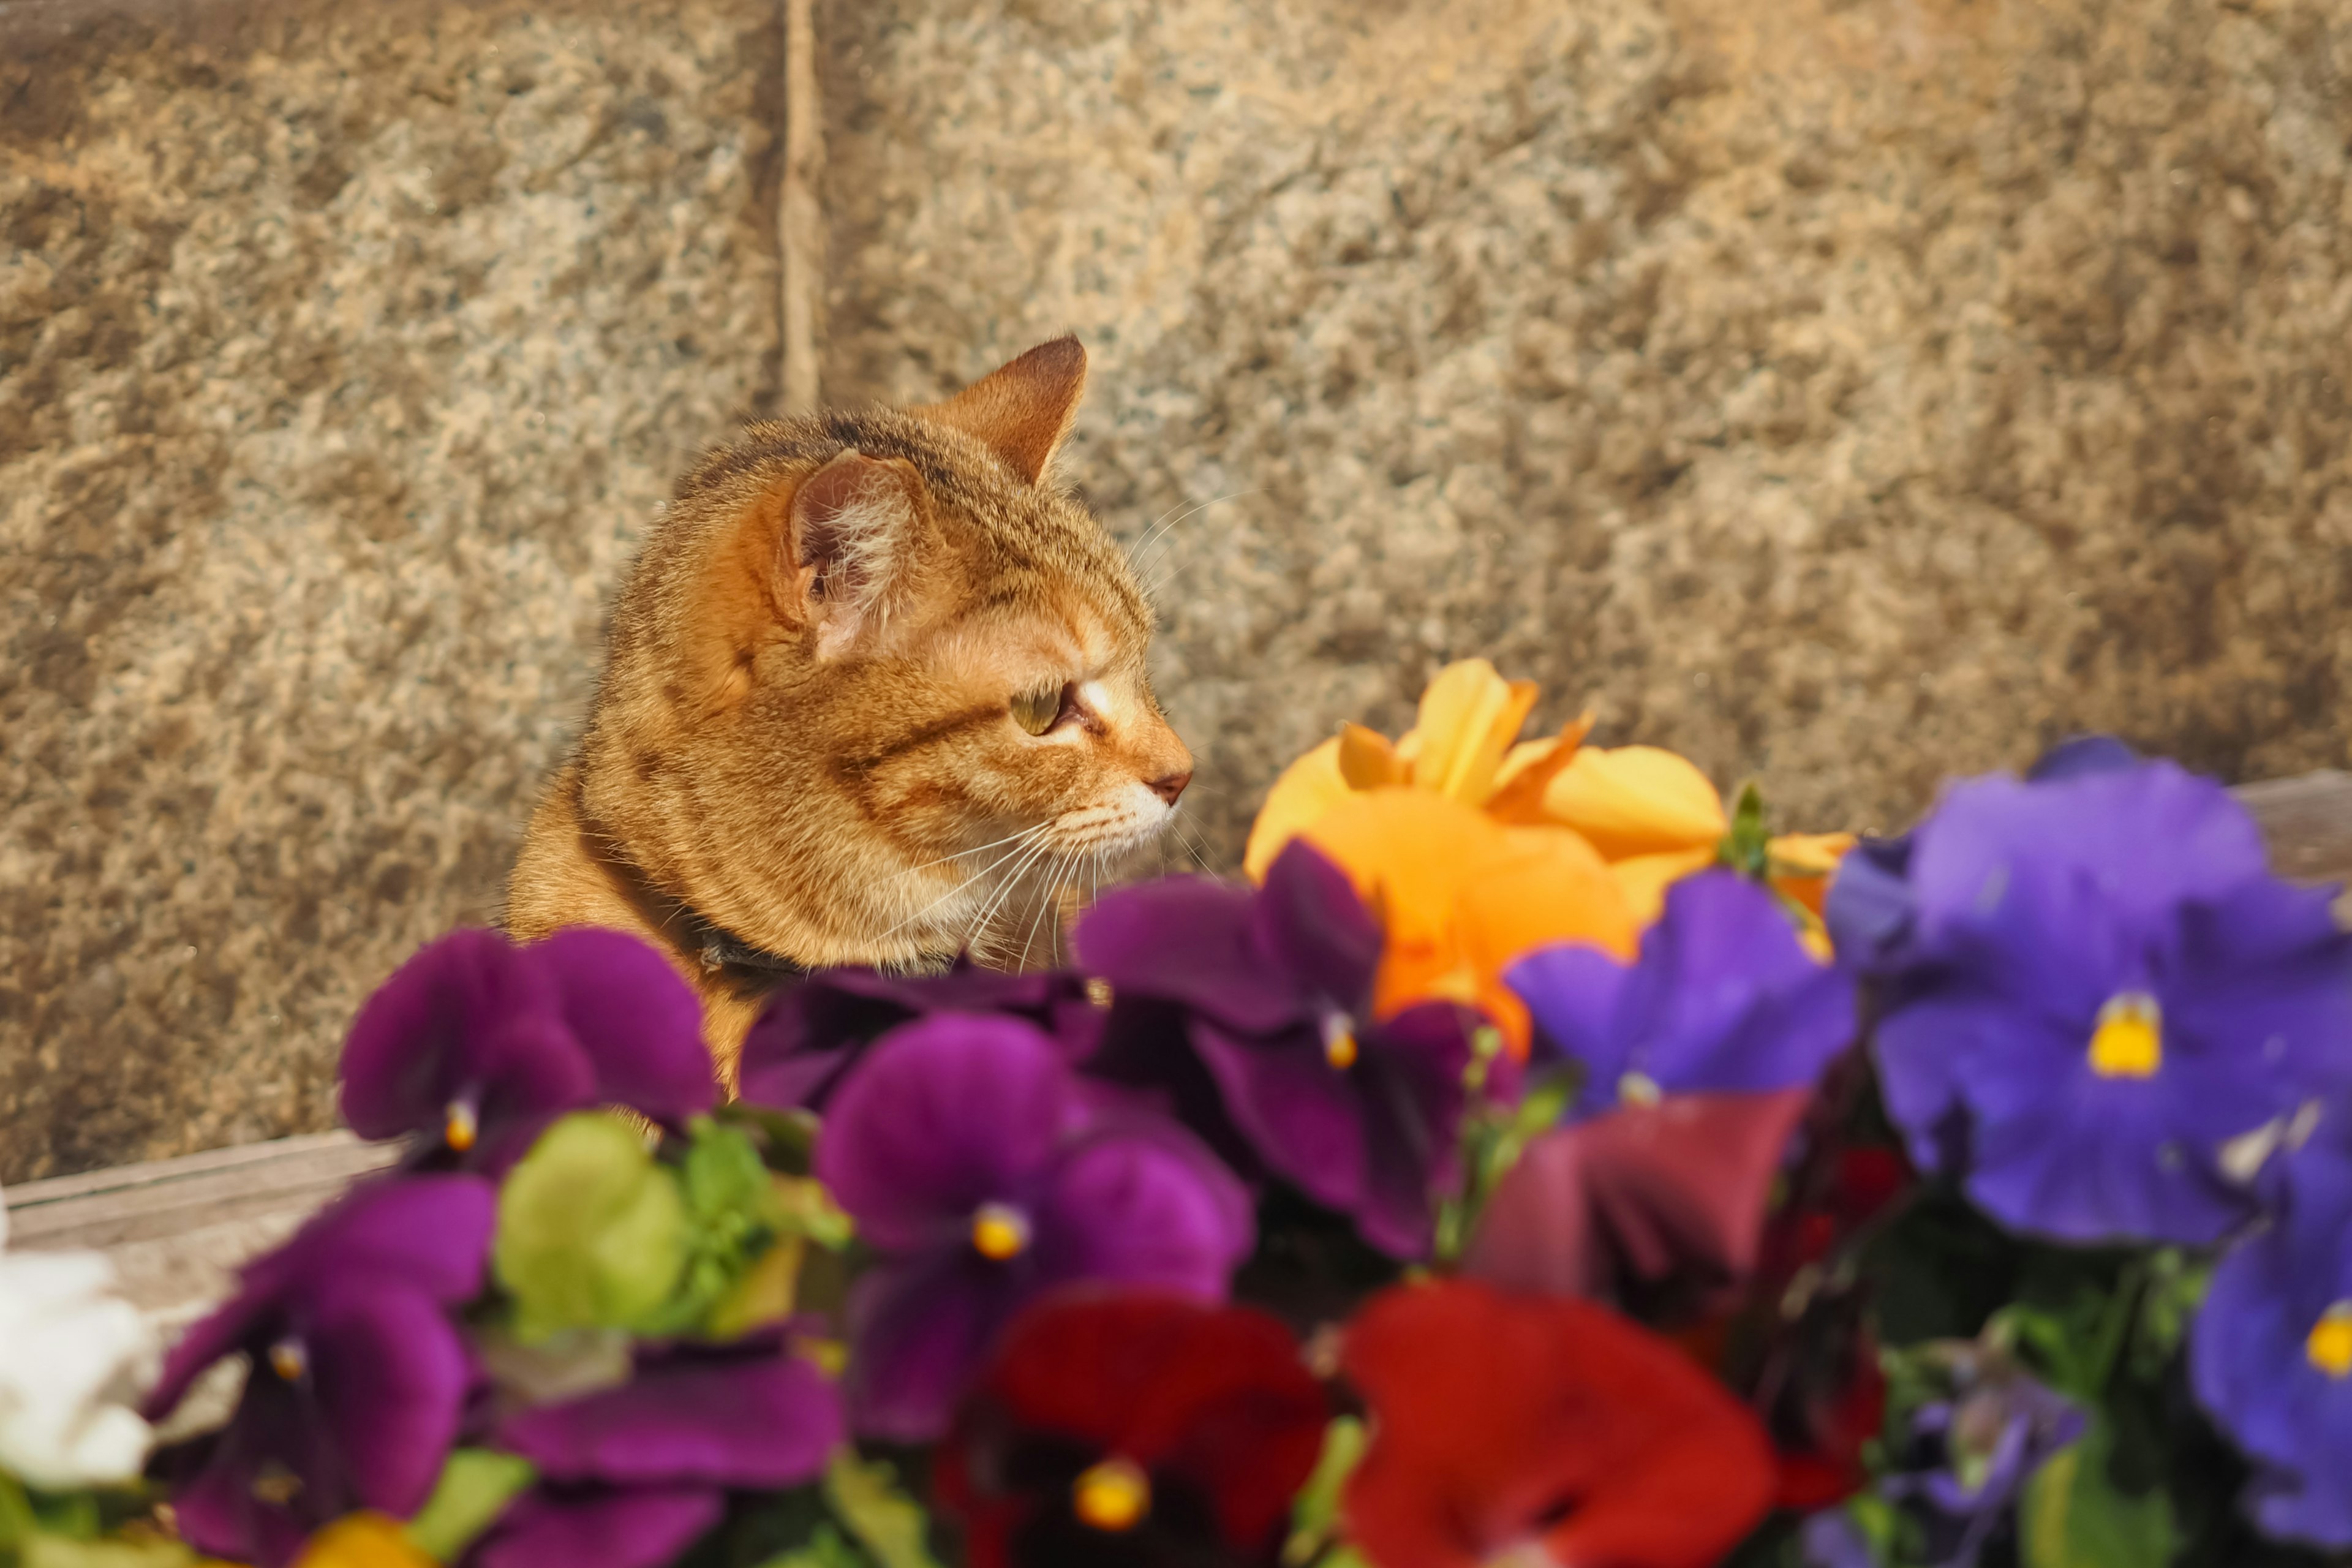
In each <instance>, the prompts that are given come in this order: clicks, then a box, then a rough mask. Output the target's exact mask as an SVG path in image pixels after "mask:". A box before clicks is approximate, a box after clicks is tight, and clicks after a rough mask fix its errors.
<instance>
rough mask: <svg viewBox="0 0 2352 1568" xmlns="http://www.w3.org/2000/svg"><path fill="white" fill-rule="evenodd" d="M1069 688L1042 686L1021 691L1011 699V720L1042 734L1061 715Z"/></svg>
mask: <svg viewBox="0 0 2352 1568" xmlns="http://www.w3.org/2000/svg"><path fill="white" fill-rule="evenodd" d="M1069 690H1070V689H1069V688H1068V687H1066V686H1044V687H1040V688H1038V689H1036V690H1034V691H1024V692H1022V693H1021V694H1020V695H1019V696H1017V697H1015V698H1013V704H1012V706H1013V722H1014V723H1015V724H1018V725H1020V726H1021V727H1022V728H1023V729H1024V730H1026V731H1029V732H1030V733H1031V734H1033V735H1042V734H1044V733H1045V731H1048V730H1050V729H1052V728H1053V727H1054V721H1055V720H1057V719H1059V718H1060V717H1061V716H1062V709H1063V707H1064V706H1065V703H1066V700H1067V698H1068V696H1069Z"/></svg>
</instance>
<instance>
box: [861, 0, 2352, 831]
mask: <svg viewBox="0 0 2352 1568" xmlns="http://www.w3.org/2000/svg"><path fill="white" fill-rule="evenodd" d="M827 4H828V5H829V7H830V8H829V11H828V13H827V15H826V24H827V25H826V27H825V29H824V31H825V34H826V37H827V38H828V39H829V42H830V47H831V50H832V53H831V56H830V59H829V70H828V72H827V90H828V93H829V94H830V99H831V101H830V104H829V108H830V111H831V121H832V142H831V143H830V147H831V151H830V153H829V156H830V158H831V166H830V179H829V183H828V184H827V186H826V190H825V205H826V210H827V214H828V217H829V219H830V221H831V223H832V226H833V241H834V247H835V252H834V265H833V271H834V279H833V288H832V289H831V291H830V299H829V301H828V303H829V305H830V321H829V324H828V331H827V339H826V341H827V358H826V363H825V374H826V384H827V389H828V391H829V393H831V394H833V395H845V396H851V397H860V396H880V397H892V398H898V397H913V396H928V395H933V394H934V393H936V392H938V391H939V390H940V389H942V388H945V387H947V386H950V385H952V384H955V383H956V382H958V381H960V380H961V379H962V378H964V377H967V376H969V375H971V374H975V373H977V372H979V371H981V370H983V369H985V368H986V367H987V366H988V365H990V364H991V363H993V362H994V361H996V360H997V359H998V358H1000V357H1001V356H1002V355H1003V354H1004V353H1007V352H1009V351H1011V350H1013V349H1015V348H1017V347H1019V346H1020V345H1022V344H1024V343H1025V342H1030V341H1034V339H1037V338H1039V337H1041V336H1044V335H1045V334H1046V333H1049V332H1053V331H1060V330H1063V329H1065V328H1076V330H1077V331H1079V332H1081V333H1082V334H1083V335H1084V336H1085V338H1086V340H1087V342H1088V344H1089V346H1090V347H1091V348H1092V349H1093V350H1094V352H1095V361H1094V368H1095V379H1094V382H1093V386H1094V391H1093V393H1092V395H1091V401H1090V404H1089V405H1088V407H1087V411H1086V413H1085V414H1084V416H1082V418H1081V420H1080V424H1079V430H1078V437H1077V441H1076V446H1075V447H1074V449H1073V454H1072V455H1073V458H1074V472H1075V473H1076V477H1077V478H1078V479H1080V480H1081V481H1082V482H1083V483H1084V484H1085V486H1086V488H1087V491H1088V492H1089V494H1090V495H1091V496H1092V497H1093V499H1094V500H1095V501H1096V503H1097V506H1099V507H1100V508H1102V509H1103V510H1104V511H1105V513H1106V515H1107V516H1108V517H1109V518H1110V519H1112V520H1113V521H1114V522H1115V523H1116V525H1117V526H1118V527H1120V528H1121V529H1123V530H1128V531H1134V530H1137V529H1139V528H1141V527H1143V526H1145V525H1147V524H1149V523H1150V522H1151V521H1152V520H1154V519H1156V518H1160V517H1161V516H1163V515H1165V516H1171V517H1172V516H1181V517H1182V518H1183V521H1181V522H1176V523H1174V524H1173V526H1172V528H1171V531H1170V532H1169V534H1168V536H1167V538H1168V547H1167V549H1166V551H1165V560H1164V566H1163V568H1162V574H1163V575H1165V576H1166V577H1167V578H1169V580H1170V581H1169V585H1168V587H1167V588H1166V590H1165V592H1164V594H1163V605H1164V608H1163V615H1164V619H1165V633H1164V637H1165V641H1164V645H1163V648H1162V668H1163V674H1162V681H1161V684H1162V689H1163V691H1164V692H1165V694H1166V696H1167V698H1168V700H1169V702H1170V706H1171V709H1172V710H1173V711H1174V713H1175V716H1176V718H1177V720H1178V722H1179V727H1180V729H1182V730H1183V731H1185V732H1186V733H1187V734H1188V735H1190V736H1191V737H1192V738H1193V740H1194V741H1195V743H1196V745H1198V746H1199V747H1200V749H1201V750H1202V752H1203V753H1204V758H1203V763H1204V765H1203V769H1202V775H1201V776H1202V784H1203V786H1204V787H1205V790H1206V791H1207V792H1211V793H1206V794H1204V795H1203V796H1202V798H1201V799H1200V800H1199V801H1198V804H1197V807H1196V811H1197V815H1198V816H1199V817H1200V818H1202V826H1203V827H1204V829H1205V831H1206V837H1207V838H1208V841H1209V843H1210V845H1211V846H1212V847H1213V851H1214V852H1215V853H1216V854H1218V855H1226V854H1230V853H1231V852H1232V851H1233V849H1234V847H1235V845H1236V844H1237V842H1238V836H1239V834H1240V831H1241V829H1242V826H1243V824H1244V819H1245V817H1246V815H1247V813H1248V810H1249V807H1250V805H1251V804H1252V802H1253V800H1254V798H1255V795H1256V794H1257V792H1259V791H1260V790H1262V789H1263V787H1264V784H1265V781H1266V780H1267V779H1268V778H1269V777H1270V776H1271V774H1272V772H1273V770H1274V769H1275V768H1276V766H1278V765H1279V763H1281V762H1282V761H1283V760H1284V759H1285V758H1286V757H1288V756H1290V755H1292V754H1294V753H1296V752H1298V751H1300V750H1302V749H1304V748H1305V747H1306V746H1307V745H1308V744H1310V743H1312V742H1314V741H1316V740H1318V739H1319V738H1320V737H1322V736H1323V735H1326V734H1328V732H1329V731H1330V728H1331V726H1332V724H1333V723H1334V722H1335V721H1338V720H1339V719H1340V718H1342V717H1346V716H1351V715H1362V716H1369V717H1370V718H1371V719H1373V720H1375V721H1378V722H1380V723H1381V724H1383V725H1384V726H1385V727H1387V728H1389V729H1390V730H1391V731H1395V730H1398V729H1401V728H1402V726H1403V725H1404V724H1405V723H1407V722H1408V721H1409V717H1410V712H1411V706H1410V705H1411V702H1412V698H1413V697H1414V695H1415V694H1416V693H1417V692H1418V690H1419V689H1420V686H1421V683H1422V681H1423V678H1424V677H1425V675H1426V674H1427V673H1428V672H1429V671H1430V670H1431V669H1432V668H1434V667H1435V666H1436V665H1437V664H1439V663H1440V662H1441V661H1443V660H1444V659H1447V658H1458V657H1462V656H1464V655H1467V654H1474V653H1484V654H1488V655H1490V656H1491V657H1493V658H1495V659H1496V661H1497V662H1498V663H1499V664H1500V665H1501V666H1502V667H1503V668H1505V669H1506V670H1507V671H1508V672H1510V673H1513V674H1515V675H1527V676H1532V677H1536V678H1538V679H1541V680H1542V681H1543V682H1544V685H1545V688H1546V690H1547V693H1548V697H1549V702H1548V706H1547V708H1546V709H1545V710H1539V716H1542V717H1549V718H1550V719H1554V720H1556V719H1559V718H1561V717H1564V716H1566V715H1567V714H1569V713H1571V712H1573V711H1575V710H1577V709H1579V708H1580V707H1582V706H1583V705H1585V704H1587V703H1590V704H1591V705H1593V706H1594V707H1595V708H1596V709H1597V710H1598V711H1599V713H1600V715H1601V729H1600V731H1599V737H1600V738H1601V739H1603V740H1609V741H1620V740H1625V739H1630V738H1640V739H1643V740H1648V741H1654V742H1662V743H1664V744H1667V745H1672V746H1675V747H1677V748H1679V749H1682V750H1684V751H1685V752H1688V753H1689V754H1690V755H1692V756H1693V757H1695V758H1696V759H1697V760H1698V761H1699V762H1700V763H1702V764H1703V765H1705V766H1706V768H1708V769H1709V770H1710V771H1711V772H1713V773H1715V774H1716V775H1717V778H1718V780H1719V781H1722V782H1729V781H1730V780H1732V779H1733V778H1734V777H1735V776H1737V775H1739V774H1742V773H1749V772H1753V773H1756V774H1759V775H1760V777H1761V779H1762V781H1763V783H1764V784H1765V785H1766V788H1767V792H1768V795H1769V797H1770V798H1771V799H1772V800H1773V801H1775V802H1777V803H1779V804H1780V805H1781V806H1783V807H1784V808H1785V812H1784V815H1785V816H1787V817H1788V818H1789V819H1790V820H1792V821H1793V822H1796V823H1799V824H1802V825H1806V826H1831V825H1833V824H1841V823H1851V824H1857V825H1866V824H1876V825H1885V824H1891V823H1896V822H1900V821H1902V820H1904V819H1905V818H1906V817H1907V816H1909V815H1910V814H1911V813H1913V812H1915V811H1916V809H1917V808H1918V807H1920V806H1921V805H1924V804H1925V803H1926V801H1927V799H1928V798H1929V797H1930V795H1932V792H1933V790H1934V787H1935V785H1936V783H1937V780H1938V779H1939V778H1940V777H1942V776H1943V775H1945V774H1946V773H1949V772H1952V771H1954V770H1976V769H1981V768H1984V767H1988V766H1991V765H1995V764H2000V763H2019V762H2022V761H2024V760H2027V759H2028V758H2030V757H2031V756H2032V753H2033V752H2035V750H2036V749H2037V748H2038V747H2039V746H2040V745H2041V744H2042V743H2043V742H2046V741H2048V740H2051V739H2053V738H2055V737H2057V736H2059V735H2061V734H2063V733H2064V732H2067V731H2074V730H2077V729H2083V728H2106V729H2113V730H2117V731H2122V732H2123V733H2125V734H2126V735H2128V736H2130V737H2132V738H2134V739H2135V740H2137V741H2140V742H2145V743H2147V744H2148V745H2150V746H2153V747H2158V748H2162V749H2165V750H2168V751H2170V752H2175V753H2177V754H2179V755H2180V756H2183V757H2185V758H2186V759H2188V760H2189V761H2190V762H2192V763H2196V764H2198V765H2200V766H2202V767H2206V768H2210V769H2213V770H2216V771H2218V772H2220V773H2222V774H2224V775H2226V776H2229V777H2231V778H2245V777H2258V776H2263V775H2268V774H2275V773H2287V772H2293V771H2297V770H2300V769H2304V768H2308V767H2313V766H2318V765H2341V764H2342V763H2344V762H2345V760H2346V757H2347V751H2346V741H2347V734H2352V715H2347V710H2346V699H2347V680H2352V484H2347V481H2352V459H2347V448H2352V400H2348V399H2347V386H2352V226H2347V218H2348V217H2352V209H2347V201H2352V190H2347V179H2346V176H2347V152H2346V149H2347V143H2352V82H2347V71H2352V9H2347V7H2346V6H2344V5H2341V4H2340V3H2337V0H2231V3H2230V4H2226V5H2224V4H2216V3H2214V0H1782V3H1777V4H1772V5H1758V4H1756V3H1755V0H1548V3H1537V0H1192V3H1189V4H1181V5H1135V4H1131V3H1129V0H827Z"/></svg>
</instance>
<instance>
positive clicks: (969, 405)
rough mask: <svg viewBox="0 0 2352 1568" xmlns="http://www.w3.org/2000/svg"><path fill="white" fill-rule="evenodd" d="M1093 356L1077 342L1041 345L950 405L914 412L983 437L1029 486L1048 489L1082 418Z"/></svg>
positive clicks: (1071, 339) (975, 384)
mask: <svg viewBox="0 0 2352 1568" xmlns="http://www.w3.org/2000/svg"><path fill="white" fill-rule="evenodd" d="M1086 389H1087V351H1086V349H1085V348H1084V347H1082V346H1081V345H1080V344H1079V342H1078V340H1077V339H1076V338H1075V337H1070V336H1063V337H1058V338H1055V340H1054V341H1053V342H1045V343H1039V344H1038V345H1037V346H1036V347H1035V348H1034V349H1031V350H1030V351H1029V352H1028V353H1025V354H1023V355H1022V356H1021V357H1020V358H1019V359H1016V360H1014V361H1013V363H1010V364H1006V365H1002V366H999V367H998V368H997V369H995V370H993V371H991V372H990V373H989V374H986V375H984V376H982V377H981V378H980V379H979V380H978V381H975V382H973V383H972V384H971V385H970V386H967V387H965V388H964V389H963V390H962V391H961V392H959V393H957V394H956V395H954V396H953V397H950V398H949V399H948V400H947V401H946V402H945V403H934V404H931V405H929V406H927V407H923V408H917V409H914V410H912V411H911V412H913V413H915V414H917V415H919V416H922V417H923V418H926V419H929V420H931V421H932V422H933V423H935V424H940V425H945V426H950V427H951V428H953V429H957V430H961V431H962V432H963V433H964V434H965V435H967V436H973V437H978V438H979V439H981V440H982V441H984V442H986V443H987V444H988V446H989V448H990V449H991V450H992V451H993V452H995V454H996V455H997V456H998V457H1000V458H1003V459H1004V460H1005V462H1006V463H1008V464H1010V465H1011V466H1012V468H1013V472H1015V473H1017V474H1019V475H1020V476H1021V478H1022V479H1024V481H1025V482H1027V483H1029V484H1033V485H1034V484H1039V483H1042V482H1043V481H1044V479H1045V470H1046V469H1047V468H1050V467H1052V466H1053V461H1054V454H1055V452H1056V451H1057V450H1059V449H1060V447H1061V445H1062V439H1063V437H1066V436H1067V435H1068V434H1069V433H1070V424H1071V422H1072V421H1073V420H1075V419H1076V417H1077V416H1078V399H1079V398H1080V397H1081V396H1082V395H1084V394H1085V392H1086Z"/></svg>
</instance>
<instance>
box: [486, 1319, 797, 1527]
mask: <svg viewBox="0 0 2352 1568" xmlns="http://www.w3.org/2000/svg"><path fill="white" fill-rule="evenodd" d="M498 1437H499V1446H500V1447H502V1448H504V1449H506V1450H507V1451H509V1452H510V1453H513V1454H517V1455H520V1456H521V1457H522V1458H525V1459H527V1460H529V1461H530V1464H531V1465H532V1467H533V1468H536V1470H537V1471H538V1473H539V1477H540V1480H539V1484H538V1485H537V1486H536V1487H534V1488H533V1489H530V1491H527V1492H524V1493H523V1494H522V1495H521V1496H520V1497H519V1498H517V1499H515V1500H514V1501H513V1502H512V1503H511V1504H510V1505H509V1507H508V1509H507V1510H506V1511H505V1513H504V1514H503V1515H502V1516H501V1517H500V1518H499V1521H498V1523H497V1524H495V1525H494V1526H492V1528H491V1530H490V1531H489V1533H488V1535H487V1536H485V1537H484V1538H483V1541H482V1542H481V1544H480V1546H479V1547H478V1548H477V1549H476V1551H475V1552H474V1554H473V1557H472V1561H474V1562H475V1563H478V1564H479V1568H661V1565H662V1564H664V1563H672V1562H675V1561H677V1558H678V1556H679V1554H680V1553H682V1552H685V1551H686V1549H687V1548H688V1546H690V1545H692V1544H693V1543H694V1542H695V1541H696V1539H697V1538H698V1537H699V1536H701V1535H702V1534H703V1533H704V1532H705V1531H709V1529H710V1527H711V1526H712V1525H714V1524H716V1523H718V1522H719V1516H720V1515H721V1514H722V1513H723V1512H724V1511H725V1507H726V1493H727V1492H728V1491H729V1490H730V1489H735V1490H779V1489H783V1488H786V1487H792V1486H797V1485H799V1484H800V1483H802V1482H803V1481H806V1480H809V1479H813V1478H814V1477H815V1476H816V1475H818V1474H819V1473H820V1472H822V1471H823V1470H824V1465H825V1459H826V1457H827V1456H828V1455H830V1454H831V1453H832V1452H833V1450H834V1448H835V1446H836V1445H838V1444H839V1443H840V1442H841V1440H842V1437H843V1426H842V1418H841V1401H840V1397H839V1395H838V1394H836V1393H835V1390H834V1386H833V1384H830V1383H828V1382H827V1381H825V1379H824V1374H822V1373H819V1372H818V1371H817V1369H816V1368H815V1366H814V1365H813V1364H811V1363H809V1362H807V1361H806V1360H803V1358H801V1357H799V1356H797V1355H794V1354H793V1353H792V1352H791V1350H790V1349H789V1348H788V1346H787V1345H786V1343H785V1341H784V1338H783V1335H782V1333H781V1332H773V1331H772V1332H769V1333H766V1334H762V1335H760V1336H757V1337H755V1338H752V1339H750V1340H746V1341H743V1342H738V1343H736V1344H731V1345H722V1346H692V1345H680V1346H676V1347H672V1348H669V1349H667V1350H660V1349H654V1350H646V1351H643V1352H640V1353H639V1355H638V1357H637V1362H636V1367H635V1374H634V1375H633V1376H632V1377H631V1378H630V1380H629V1381H628V1382H627V1383H626V1384H623V1385H622V1386H620V1387H618V1388H612V1389H604V1390H602V1391H599V1392H597V1393H594V1394H588V1395H586V1396H584V1397H583V1398H579V1399H574V1400H572V1401H569V1402H568V1403H565V1404H561V1405H541V1406H540V1407H538V1408H536V1409H530V1410H525V1411H523V1412H521V1413H520V1414H519V1415H511V1416H509V1417H508V1418H507V1419H506V1420H505V1421H504V1422H503V1423H501V1424H500V1425H499V1433H498Z"/></svg>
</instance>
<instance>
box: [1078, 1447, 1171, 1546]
mask: <svg viewBox="0 0 2352 1568" xmlns="http://www.w3.org/2000/svg"><path fill="white" fill-rule="evenodd" d="M1070 1506H1071V1509H1072V1510H1074V1511H1075V1512H1076V1514H1077V1516H1078V1522H1079V1523H1081V1524H1086V1525H1090V1526H1092V1527H1093V1528H1094V1529H1096V1530H1104V1531H1111V1532H1112V1533H1114V1534H1116V1533H1118V1531H1126V1530H1133V1529H1134V1528H1135V1527H1136V1526H1137V1525H1139V1524H1140V1523H1142V1522H1143V1516H1144V1515H1146V1514H1148V1513H1150V1511H1151V1479H1150V1477H1148V1476H1146V1475H1145V1474H1144V1473H1143V1472H1142V1471H1141V1470H1139V1469H1138V1468H1136V1467H1135V1465H1134V1464H1133V1463H1132V1462H1131V1461H1129V1460H1127V1459H1120V1458H1109V1459H1105V1460H1104V1461H1103V1462H1102V1463H1100V1464H1098V1465H1094V1466H1091V1467H1089V1468H1087V1471H1086V1472H1085V1473H1084V1474H1083V1475H1081V1476H1079V1477H1078V1479H1076V1481H1075V1482H1073V1483H1072V1484H1071V1487H1070Z"/></svg>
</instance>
